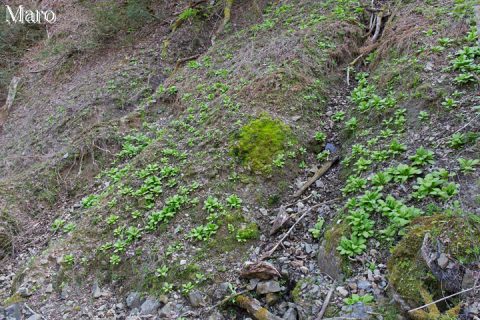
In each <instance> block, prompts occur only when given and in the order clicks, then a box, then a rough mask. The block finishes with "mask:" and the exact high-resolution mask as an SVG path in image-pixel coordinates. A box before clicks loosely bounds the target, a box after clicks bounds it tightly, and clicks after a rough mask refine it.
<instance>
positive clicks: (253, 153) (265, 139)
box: [233, 114, 294, 172]
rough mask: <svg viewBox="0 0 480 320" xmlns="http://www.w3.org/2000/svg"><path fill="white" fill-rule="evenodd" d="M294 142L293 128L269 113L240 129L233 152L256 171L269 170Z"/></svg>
mask: <svg viewBox="0 0 480 320" xmlns="http://www.w3.org/2000/svg"><path fill="white" fill-rule="evenodd" d="M293 142H294V139H293V134H292V131H291V129H290V128H289V127H288V126H287V125H286V124H284V123H283V122H282V121H281V120H278V119H272V118H271V117H270V116H269V115H268V114H263V115H262V116H260V118H257V119H254V120H252V121H250V122H249V123H247V124H246V125H245V126H243V127H242V128H241V129H240V132H239V133H238V135H237V136H236V138H235V143H234V147H233V153H234V155H235V156H237V157H238V158H239V159H240V160H241V161H242V163H243V164H244V165H246V166H248V167H250V168H251V169H252V170H253V171H256V172H269V171H271V168H272V162H273V160H274V159H275V158H276V157H277V156H279V155H281V154H282V153H284V152H285V151H286V150H287V148H288V146H289V145H291V144H292V143H293Z"/></svg>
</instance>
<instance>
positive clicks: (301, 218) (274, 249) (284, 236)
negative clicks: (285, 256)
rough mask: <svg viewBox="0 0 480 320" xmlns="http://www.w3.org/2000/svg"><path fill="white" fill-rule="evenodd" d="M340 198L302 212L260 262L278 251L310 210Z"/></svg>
mask: <svg viewBox="0 0 480 320" xmlns="http://www.w3.org/2000/svg"><path fill="white" fill-rule="evenodd" d="M339 199H340V198H335V199H331V200H328V201H324V202H322V203H318V204H316V205H314V206H313V207H311V208H308V209H307V210H305V211H304V212H303V214H302V215H301V216H300V218H298V220H297V221H295V223H294V224H293V225H292V226H291V227H290V229H288V231H287V233H285V234H284V235H283V237H282V238H281V239H280V241H278V242H277V244H276V245H275V246H274V247H273V248H272V249H271V250H270V251H268V252H267V253H266V254H265V255H263V256H262V257H261V258H260V260H265V259H267V258H269V257H271V256H272V254H273V253H274V252H275V251H276V250H277V249H278V247H279V246H280V244H282V242H283V241H284V240H285V239H286V238H287V237H288V236H289V235H290V233H292V231H293V229H295V226H296V225H297V224H298V223H299V222H300V221H302V220H303V219H304V218H305V217H306V216H307V214H308V213H309V212H310V211H312V210H315V209H317V208H320V207H321V206H323V205H325V204H327V203H330V202H334V201H337V200H339Z"/></svg>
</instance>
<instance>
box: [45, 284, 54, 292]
mask: <svg viewBox="0 0 480 320" xmlns="http://www.w3.org/2000/svg"><path fill="white" fill-rule="evenodd" d="M52 292H53V284H51V283H49V284H48V285H47V287H46V288H45V293H52Z"/></svg>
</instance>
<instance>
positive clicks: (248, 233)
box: [236, 222, 260, 242]
mask: <svg viewBox="0 0 480 320" xmlns="http://www.w3.org/2000/svg"><path fill="white" fill-rule="evenodd" d="M259 236H260V232H259V231H258V226H257V224H256V223H254V222H252V223H249V224H248V225H246V226H244V227H243V228H241V229H240V230H238V231H237V235H236V238H237V241H238V242H246V241H247V240H251V239H257V238H258V237H259Z"/></svg>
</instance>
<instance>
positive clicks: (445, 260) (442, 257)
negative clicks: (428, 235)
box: [437, 253, 449, 269]
mask: <svg viewBox="0 0 480 320" xmlns="http://www.w3.org/2000/svg"><path fill="white" fill-rule="evenodd" d="M448 262H449V260H448V257H447V255H446V254H445V253H442V254H440V257H439V258H438V259H437V263H438V266H439V267H440V268H442V269H445V268H446V267H447V265H448Z"/></svg>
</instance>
